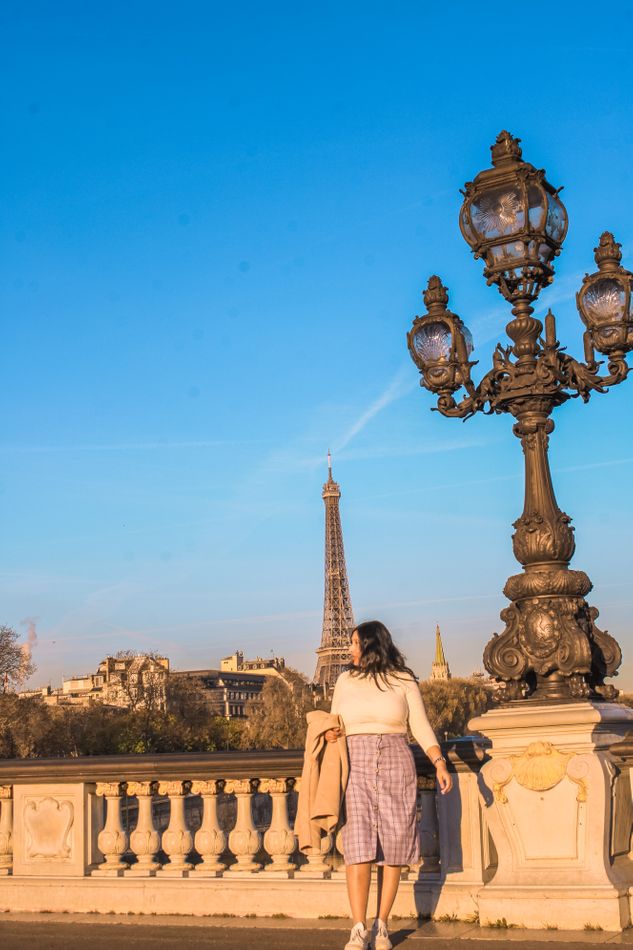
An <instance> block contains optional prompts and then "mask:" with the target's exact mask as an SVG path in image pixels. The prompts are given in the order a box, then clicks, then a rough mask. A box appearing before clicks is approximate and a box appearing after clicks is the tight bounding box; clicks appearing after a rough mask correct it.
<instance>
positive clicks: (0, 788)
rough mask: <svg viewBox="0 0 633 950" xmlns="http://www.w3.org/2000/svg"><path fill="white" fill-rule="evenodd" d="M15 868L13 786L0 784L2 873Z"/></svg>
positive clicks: (0, 864) (4, 873)
mask: <svg viewBox="0 0 633 950" xmlns="http://www.w3.org/2000/svg"><path fill="white" fill-rule="evenodd" d="M12 869H13V788H12V786H11V785H0V875H7V874H11V871H12Z"/></svg>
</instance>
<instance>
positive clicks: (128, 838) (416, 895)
mask: <svg viewBox="0 0 633 950" xmlns="http://www.w3.org/2000/svg"><path fill="white" fill-rule="evenodd" d="M448 754H449V759H450V762H451V768H452V769H453V771H454V773H455V778H456V783H455V790H454V792H452V793H451V794H450V795H449V796H445V797H444V796H436V789H435V781H434V771H433V769H432V768H431V766H430V764H429V763H428V760H427V759H426V758H425V757H424V756H422V755H421V754H419V753H416V764H417V769H418V789H419V799H418V802H419V833H420V844H421V858H420V862H419V864H418V865H417V866H415V867H411V868H406V869H404V870H403V879H404V880H403V886H402V888H401V893H400V894H399V897H398V901H399V904H398V908H399V910H396V912H399V913H402V914H407V913H413V914H431V913H434V912H436V913H438V914H459V915H462V916H463V915H465V914H468V913H470V914H474V913H476V892H477V889H478V888H479V887H481V884H482V882H483V879H484V876H485V874H486V866H485V861H486V860H488V861H489V859H490V849H489V848H488V851H487V852H486V849H484V848H473V847H472V842H473V841H475V840H478V841H483V839H484V838H485V837H486V831H485V828H484V825H483V819H482V814H481V808H480V806H479V804H478V797H477V775H478V772H479V768H480V765H481V763H482V762H483V761H484V759H485V751H484V746H483V743H482V744H479V745H477V744H473V742H472V741H468V740H457V741H455V742H454V743H452V745H451V746H450V749H449V750H448ZM302 765H303V755H302V753H301V752H294V751H290V752H288V751H283V750H281V751H275V752H249V753H237V752H226V753H209V754H199V755H137V756H132V755H130V756H102V757H85V758H77V759H38V760H28V759H27V760H8V761H0V910H6V909H9V908H11V909H12V910H40V911H65V910H67V911H84V912H87V911H92V912H101V913H113V912H114V913H155V912H161V913H183V914H184V913H187V914H190V913H191V914H223V913H231V914H237V915H240V914H247V913H251V914H252V913H257V914H267V915H270V914H287V915H288V916H303V917H318V916H320V915H324V914H325V915H328V914H338V915H341V916H347V913H348V909H347V898H346V889H345V869H344V861H343V857H342V853H341V836H340V833H339V834H338V835H324V836H323V839H322V844H321V849H320V850H319V851H318V852H316V853H310V854H303V853H301V852H299V850H298V847H297V838H296V835H295V833H294V817H295V814H296V808H297V797H298V791H299V788H300V782H301V769H302ZM443 854H446V855H447V856H450V862H451V863H450V865H449V864H448V863H447V862H446V861H444V860H443ZM486 855H487V856H486ZM71 880H72V885H71V886H69V885H70V882H71Z"/></svg>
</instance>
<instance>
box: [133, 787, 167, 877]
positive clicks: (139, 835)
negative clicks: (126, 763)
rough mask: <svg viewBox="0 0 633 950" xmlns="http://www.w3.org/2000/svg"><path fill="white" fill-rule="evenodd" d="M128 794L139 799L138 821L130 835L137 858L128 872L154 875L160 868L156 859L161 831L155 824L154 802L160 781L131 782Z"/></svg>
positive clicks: (145, 875) (146, 875)
mask: <svg viewBox="0 0 633 950" xmlns="http://www.w3.org/2000/svg"><path fill="white" fill-rule="evenodd" d="M127 790H128V795H136V798H137V800H138V821H137V823H136V828H135V829H134V831H133V832H132V833H131V835H130V847H131V849H132V851H133V852H134V854H135V855H136V858H137V864H133V865H132V866H131V867H130V869H129V870H128V871H126V872H125V873H126V874H136V875H138V876H141V877H154V876H155V875H156V872H157V871H158V870H159V869H160V864H159V862H158V861H157V860H156V857H157V853H158V851H159V850H160V833H159V831H158V830H157V828H156V825H155V824H154V815H153V813H152V804H153V801H154V798H155V796H156V793H157V791H158V782H129V783H128V788H127Z"/></svg>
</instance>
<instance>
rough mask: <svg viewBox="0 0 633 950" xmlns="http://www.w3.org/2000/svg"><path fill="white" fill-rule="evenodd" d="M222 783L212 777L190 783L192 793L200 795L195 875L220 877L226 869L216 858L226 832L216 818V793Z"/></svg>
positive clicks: (224, 845) (222, 850)
mask: <svg viewBox="0 0 633 950" xmlns="http://www.w3.org/2000/svg"><path fill="white" fill-rule="evenodd" d="M224 784H225V783H224V781H223V780H222V779H218V780H215V779H212V780H211V781H208V782H193V783H192V785H191V791H192V793H193V794H194V795H201V796H202V824H201V825H200V828H199V829H198V831H197V832H196V836H195V846H196V851H197V852H198V854H199V855H200V857H201V858H202V863H201V864H198V865H197V866H196V876H198V875H201V874H203V875H208V876H209V877H221V875H222V873H223V872H224V871H226V864H222V863H221V862H220V861H219V860H218V859H219V857H220V855H221V854H222V853H223V852H224V850H225V849H226V834H225V833H224V831H223V830H222V828H221V827H220V822H219V820H218V794H219V793H220V792H221V791H223V790H224Z"/></svg>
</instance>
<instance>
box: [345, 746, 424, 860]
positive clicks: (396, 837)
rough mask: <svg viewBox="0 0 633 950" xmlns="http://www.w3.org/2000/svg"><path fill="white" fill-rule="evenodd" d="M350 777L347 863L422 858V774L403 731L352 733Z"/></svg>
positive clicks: (346, 830)
mask: <svg viewBox="0 0 633 950" xmlns="http://www.w3.org/2000/svg"><path fill="white" fill-rule="evenodd" d="M347 751H348V756H349V780H348V783H347V788H346V790H345V816H346V821H345V825H344V826H343V829H342V844H343V858H344V861H345V864H362V863H365V862H367V861H372V862H375V863H376V864H391V865H398V864H399V865H405V864H415V863H416V862H417V861H418V860H419V854H420V852H419V842H418V828H417V821H416V799H417V775H416V770H415V763H414V761H413V755H412V753H411V749H410V748H409V743H408V742H407V737H406V736H405V735H404V734H391V733H384V734H382V735H373V734H372V735H369V734H364V735H357V736H348V737H347Z"/></svg>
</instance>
